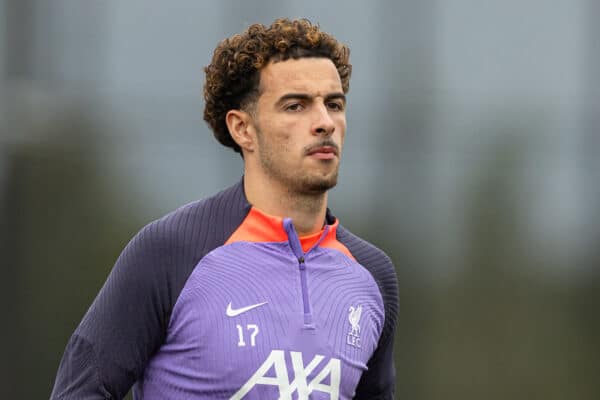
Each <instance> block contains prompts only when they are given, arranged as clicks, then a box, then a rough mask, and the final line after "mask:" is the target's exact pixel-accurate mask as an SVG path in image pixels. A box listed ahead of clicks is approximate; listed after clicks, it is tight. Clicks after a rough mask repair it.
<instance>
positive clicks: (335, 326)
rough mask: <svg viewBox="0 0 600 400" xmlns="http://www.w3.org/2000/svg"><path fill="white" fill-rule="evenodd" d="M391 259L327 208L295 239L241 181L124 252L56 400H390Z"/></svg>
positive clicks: (79, 338)
mask: <svg viewBox="0 0 600 400" xmlns="http://www.w3.org/2000/svg"><path fill="white" fill-rule="evenodd" d="M397 312H398V286H397V279H396V274H395V272H394V268H393V265H392V263H391V262H390V259H389V258H388V257H387V256H386V255H385V254H384V253H383V252H382V251H381V250H379V249H377V248H376V247H374V246H373V245H371V244H369V243H367V242H366V241H364V240H362V239H360V238H358V237H357V236H354V235H353V234H351V233H350V232H349V231H348V230H346V229H344V228H343V227H342V226H341V225H339V223H338V221H337V220H336V219H335V217H333V216H332V215H331V213H330V212H329V210H328V212H327V218H326V224H325V225H324V228H323V230H322V231H321V232H319V233H317V234H315V235H311V236H307V237H301V238H299V237H298V236H297V234H296V231H295V230H294V226H293V224H292V222H291V220H290V219H289V218H277V217H272V216H269V215H266V214H264V213H262V212H261V211H260V210H258V209H256V208H255V207H252V206H251V205H250V204H249V203H248V201H247V199H246V197H245V194H244V189H243V180H242V181H241V182H239V183H238V184H236V185H234V186H232V187H230V188H229V189H226V190H224V191H222V192H220V193H218V194H216V195H215V196H213V197H210V198H208V199H205V200H201V201H197V202H194V203H191V204H188V205H186V206H183V207H181V208H180V209H178V210H176V211H174V212H172V213H171V214H169V215H167V216H165V217H163V218H162V219H159V220H157V221H154V222H152V223H150V224H149V225H147V226H146V227H145V228H143V229H142V230H141V231H140V232H139V233H138V234H137V235H136V236H135V237H134V238H133V239H132V240H131V242H130V243H129V244H128V245H127V246H126V248H125V249H124V250H123V252H122V254H121V255H120V257H119V258H118V260H117V262H116V264H115V266H114V268H113V270H112V271H111V273H110V275H109V277H108V279H107V281H106V283H105V284H104V286H103V288H102V289H101V291H100V293H99V294H98V296H97V297H96V299H95V300H94V302H93V304H92V305H91V307H90V309H89V310H88V312H87V313H86V315H85V316H84V318H83V320H82V321H81V323H80V325H79V326H78V327H77V329H76V330H75V332H74V333H73V336H72V337H71V339H70V341H69V343H68V345H67V348H66V351H65V354H64V356H63V358H62V361H61V364H60V367H59V370H58V375H57V378H56V382H55V387H54V390H53V392H52V399H78V400H81V399H121V398H122V397H124V396H125V394H126V393H127V392H128V391H129V389H130V388H131V387H132V385H133V391H134V397H135V398H136V399H144V400H153V399H161V400H162V399H177V400H191V399H283V400H285V399H289V400H291V399H351V398H356V399H369V400H377V399H386V400H387V399H393V396H394V395H393V392H394V375H395V373H394V365H393V355H392V348H393V341H394V332H395V326H396V319H397Z"/></svg>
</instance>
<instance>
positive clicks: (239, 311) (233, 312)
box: [225, 301, 267, 317]
mask: <svg viewBox="0 0 600 400" xmlns="http://www.w3.org/2000/svg"><path fill="white" fill-rule="evenodd" d="M265 304H267V302H266V301H265V302H264V303H258V304H252V305H251V306H246V307H242V308H236V309H235V310H234V309H233V308H231V303H229V304H228V305H227V311H225V314H226V315H227V316H228V317H237V316H238V315H240V314H243V313H245V312H246V311H250V310H252V309H254V308H256V307H260V306H264V305H265Z"/></svg>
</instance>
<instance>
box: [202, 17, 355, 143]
mask: <svg viewBox="0 0 600 400" xmlns="http://www.w3.org/2000/svg"><path fill="white" fill-rule="evenodd" d="M349 56H350V49H349V48H348V47H347V46H346V45H344V44H342V43H340V42H338V41H337V40H336V39H335V38H334V37H333V36H331V35H329V34H327V33H325V32H323V31H321V30H320V29H319V26H318V25H314V24H312V23H311V22H310V21H308V20H306V19H299V20H289V19H287V18H280V19H277V20H275V21H274V22H273V24H271V26H270V27H266V26H264V25H261V24H254V25H250V26H249V27H248V29H247V30H246V31H245V32H243V33H242V34H238V35H234V36H232V37H230V38H227V39H225V40H223V41H222V42H220V43H219V45H218V46H217V48H216V49H215V51H214V54H213V57H212V60H211V63H210V64H209V65H208V66H206V67H205V68H204V72H206V82H205V84H204V100H205V102H206V105H205V108H204V120H205V121H206V122H207V123H208V124H209V125H210V127H211V128H212V130H213V132H214V135H215V138H216V139H217V140H218V141H219V142H220V143H221V144H223V145H224V146H227V147H231V148H232V149H233V150H235V151H236V152H238V153H240V154H241V149H240V147H239V146H238V144H237V143H236V142H235V141H234V140H233V138H232V137H231V135H230V134H229V129H228V128H227V124H226V123H225V115H226V114H227V112H228V111H229V110H233V109H248V108H249V107H251V106H252V105H253V104H255V102H256V100H257V99H258V97H259V84H260V70H261V68H263V67H265V66H266V65H267V64H268V63H269V62H270V61H273V62H277V61H284V60H288V59H290V58H292V59H298V58H303V57H324V58H329V59H330V60H331V61H332V62H333V64H334V65H335V67H336V69H337V71H338V73H339V75H340V80H341V82H342V89H343V90H344V93H347V92H348V89H349V87H350V74H351V72H352V65H351V64H350V63H349Z"/></svg>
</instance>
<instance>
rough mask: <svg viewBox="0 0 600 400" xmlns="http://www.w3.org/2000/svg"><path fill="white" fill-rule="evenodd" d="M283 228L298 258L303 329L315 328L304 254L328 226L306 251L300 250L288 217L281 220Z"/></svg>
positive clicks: (325, 233)
mask: <svg viewBox="0 0 600 400" xmlns="http://www.w3.org/2000/svg"><path fill="white" fill-rule="evenodd" d="M283 226H284V229H285V231H286V233H287V235H288V241H289V244H290V247H291V249H292V252H293V253H294V256H295V257H296V259H297V260H298V270H299V272H300V286H301V290H302V306H303V314H304V329H315V328H316V327H315V324H314V322H313V316H312V312H311V307H310V299H309V296H308V282H307V271H306V259H305V256H306V255H307V254H308V253H310V251H311V250H312V249H314V248H315V247H317V246H318V245H319V244H320V243H321V241H322V240H323V239H324V238H325V236H327V233H328V232H329V226H327V225H326V226H325V229H324V231H323V234H322V235H321V237H320V238H319V240H317V242H316V243H315V244H314V245H313V246H312V247H311V248H310V249H308V251H307V252H306V253H304V250H302V245H301V244H300V239H298V234H297V233H296V230H295V229H294V225H293V224H292V220H291V219H290V218H285V219H284V220H283Z"/></svg>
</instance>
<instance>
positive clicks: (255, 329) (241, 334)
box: [236, 324, 258, 347]
mask: <svg viewBox="0 0 600 400" xmlns="http://www.w3.org/2000/svg"><path fill="white" fill-rule="evenodd" d="M236 327H237V330H238V335H239V340H238V344H237V345H238V347H244V346H246V341H245V340H244V328H243V327H242V326H241V325H240V324H238V325H236ZM246 331H248V332H250V331H252V333H250V346H252V347H254V346H256V335H258V325H254V324H248V325H246Z"/></svg>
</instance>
